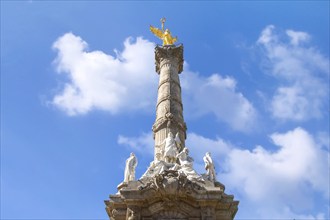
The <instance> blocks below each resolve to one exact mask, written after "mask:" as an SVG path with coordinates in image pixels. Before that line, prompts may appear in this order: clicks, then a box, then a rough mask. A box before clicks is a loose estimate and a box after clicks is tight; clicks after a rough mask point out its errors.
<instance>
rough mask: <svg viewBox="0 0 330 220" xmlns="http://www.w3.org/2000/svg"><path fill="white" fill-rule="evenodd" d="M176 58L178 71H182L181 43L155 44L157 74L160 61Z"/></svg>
mask: <svg viewBox="0 0 330 220" xmlns="http://www.w3.org/2000/svg"><path fill="white" fill-rule="evenodd" d="M171 59H176V60H177V64H178V73H181V72H182V71H183V44H180V45H178V46H175V45H165V46H160V45H157V46H156V47H155V60H156V72H157V73H158V74H159V73H160V69H161V65H162V61H164V60H171Z"/></svg>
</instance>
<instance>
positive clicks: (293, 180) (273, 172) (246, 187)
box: [221, 128, 329, 219]
mask: <svg viewBox="0 0 330 220" xmlns="http://www.w3.org/2000/svg"><path fill="white" fill-rule="evenodd" d="M270 138H271V140H272V141H273V143H274V144H275V145H277V146H279V149H278V150H276V151H274V152H271V151H268V150H266V149H265V148H263V147H261V146H257V147H256V148H255V149H253V150H252V151H249V150H241V149H233V150H232V151H231V152H230V154H229V155H228V158H227V161H226V164H227V169H228V170H227V171H226V173H224V174H223V175H222V176H221V177H222V178H223V180H224V182H226V184H227V185H228V186H230V187H234V188H235V190H237V191H238V192H239V193H240V194H241V196H242V197H245V198H247V199H248V201H250V202H251V204H254V205H255V207H256V209H257V210H256V211H258V212H259V216H260V217H264V218H266V217H269V216H272V217H273V218H302V217H303V216H302V215H298V214H294V213H301V214H304V213H305V214H306V213H308V212H310V211H312V210H313V208H315V207H314V206H316V204H315V202H316V201H313V193H317V192H318V193H322V194H323V195H324V197H323V199H324V198H326V199H327V200H328V199H329V198H328V195H329V188H328V183H329V165H328V158H329V152H328V151H324V150H322V146H319V145H318V144H317V143H316V141H315V140H314V138H313V137H312V136H311V135H310V134H309V133H308V132H307V131H305V130H304V129H302V128H296V129H294V130H292V131H288V132H287V133H284V134H279V133H275V134H272V135H271V136H270ZM319 199H321V198H319ZM318 214H319V213H313V215H318ZM304 217H306V218H307V217H308V218H309V219H311V218H314V217H312V215H309V216H308V215H306V216H304Z"/></svg>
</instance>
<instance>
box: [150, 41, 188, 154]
mask: <svg viewBox="0 0 330 220" xmlns="http://www.w3.org/2000/svg"><path fill="white" fill-rule="evenodd" d="M155 59H156V71H157V73H158V74H159V84H158V98H157V106H156V121H155V123H154V125H153V132H154V139H155V147H156V148H155V158H156V155H157V153H161V151H162V148H163V146H161V143H162V142H163V141H164V139H165V138H166V137H167V135H168V133H169V132H172V134H173V135H175V134H176V133H177V132H178V133H179V137H180V140H181V142H182V144H183V146H184V142H185V139H186V130H187V128H186V124H185V122H184V119H183V106H182V99H181V86H180V79H179V73H181V72H182V69H183V46H182V45H180V46H177V47H176V46H157V47H156V48H155Z"/></svg>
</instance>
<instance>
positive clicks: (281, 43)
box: [257, 25, 329, 121]
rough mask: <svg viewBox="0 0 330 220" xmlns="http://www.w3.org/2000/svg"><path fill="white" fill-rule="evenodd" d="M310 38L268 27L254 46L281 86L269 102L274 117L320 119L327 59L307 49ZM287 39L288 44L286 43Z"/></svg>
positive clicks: (304, 34)
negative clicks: (261, 53)
mask: <svg viewBox="0 0 330 220" xmlns="http://www.w3.org/2000/svg"><path fill="white" fill-rule="evenodd" d="M310 38H311V37H310V35H309V34H308V33H305V32H297V31H293V30H287V31H286V32H285V34H283V33H281V32H279V33H277V32H276V29H275V27H274V26H272V25H270V26H267V27H266V28H265V29H264V30H263V31H262V33H261V35H260V37H259V39H258V41H257V44H258V45H259V46H261V48H262V49H263V52H264V54H263V55H265V58H266V61H267V62H266V65H265V66H264V67H266V69H267V70H268V71H269V72H270V73H271V74H272V75H273V76H275V77H276V78H277V79H279V80H280V81H281V83H282V85H280V86H279V87H278V88H277V90H276V91H275V94H274V96H273V98H272V100H271V102H270V111H271V112H272V115H273V116H274V117H275V118H279V119H284V120H285V119H289V120H295V121H302V120H308V119H310V118H321V117H322V116H323V115H322V114H324V113H323V112H324V110H325V108H326V104H327V99H328V97H329V96H328V92H329V89H328V84H327V81H328V77H329V59H328V58H326V57H325V56H323V55H322V54H321V53H320V52H319V51H318V50H317V49H316V48H314V47H311V46H308V45H307V43H308V42H309V40H310ZM286 39H288V41H286Z"/></svg>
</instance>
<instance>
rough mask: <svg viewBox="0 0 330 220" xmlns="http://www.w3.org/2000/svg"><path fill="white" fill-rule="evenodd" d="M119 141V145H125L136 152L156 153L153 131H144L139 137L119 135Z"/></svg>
mask: <svg viewBox="0 0 330 220" xmlns="http://www.w3.org/2000/svg"><path fill="white" fill-rule="evenodd" d="M117 143H118V144H119V145H125V146H127V147H129V148H130V149H131V150H133V151H135V152H139V153H142V154H146V153H147V154H148V155H149V156H150V155H154V140H153V138H152V132H149V133H143V134H141V135H140V136H138V137H126V136H124V135H119V136H118V140H117Z"/></svg>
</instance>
